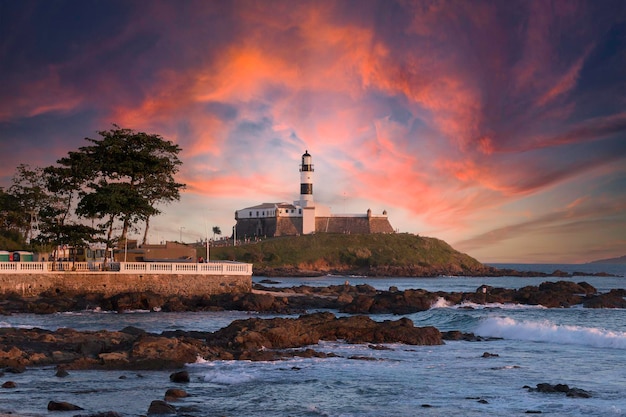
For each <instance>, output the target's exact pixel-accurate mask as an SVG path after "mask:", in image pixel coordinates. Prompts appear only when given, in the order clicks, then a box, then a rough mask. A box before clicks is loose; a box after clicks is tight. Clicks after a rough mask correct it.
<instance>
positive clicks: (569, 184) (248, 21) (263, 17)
mask: <svg viewBox="0 0 626 417" xmlns="http://www.w3.org/2000/svg"><path fill="white" fill-rule="evenodd" d="M625 22H626V3H624V2H623V1H609V0H607V1H601V2H595V1H571V0H563V1H543V0H530V1H511V2H509V1H506V2H498V1H482V0H479V1H467V2H454V1H388V0H378V1H377V0H371V1H369V0H363V1H360V0H359V1H356V0H355V1H347V0H338V1H298V2H291V1H282V0H270V1H262V2H257V1H245V0H244V1H198V2H194V1H181V2H173V1H151V2H145V1H144V2H142V1H133V0H130V1H107V2H96V1H88V0H87V1H73V0H70V1H65V2H48V1H39V0H34V1H28V0H27V1H23V2H22V1H20V2H18V1H0V27H1V29H0V31H1V33H2V36H1V37H0V38H1V39H2V40H1V41H0V62H1V63H0V77H1V79H2V87H0V143H1V144H2V148H3V151H2V152H1V153H0V186H5V187H6V186H8V185H10V179H11V177H12V175H13V174H14V172H15V168H16V166H17V165H18V164H20V163H28V164H30V165H31V166H46V165H51V164H53V163H55V161H56V160H57V159H59V158H60V157H62V156H65V155H66V154H67V152H68V151H70V150H74V149H76V148H77V147H79V146H83V145H84V144H85V143H84V138H85V137H91V138H95V137H96V136H97V134H96V131H98V130H106V129H108V128H110V127H111V125H112V124H113V123H115V124H117V125H120V126H122V127H125V128H130V129H134V130H140V131H145V132H148V133H158V134H160V135H161V136H163V137H164V138H165V139H168V140H172V141H174V142H176V143H178V144H179V145H180V146H181V147H182V149H183V151H182V153H181V155H180V158H181V160H182V162H183V166H182V169H181V172H180V175H179V177H178V180H179V181H181V182H184V183H186V184H187V190H186V191H185V193H184V195H183V198H182V200H181V202H179V203H174V204H171V205H168V206H165V207H162V208H161V209H162V210H163V212H164V214H163V215H161V216H160V217H158V218H155V219H154V220H153V222H152V224H153V227H154V228H155V232H154V233H153V234H152V235H151V236H150V238H151V239H152V240H153V241H154V242H156V241H158V240H162V239H171V240H177V239H178V237H179V234H180V233H181V227H184V230H185V236H184V240H186V241H196V240H199V239H203V238H204V237H205V233H206V232H205V230H206V226H205V224H208V225H209V228H211V227H212V226H219V227H220V228H221V230H222V231H223V233H224V235H226V236H228V235H230V231H231V228H232V226H233V225H234V223H235V220H234V212H235V210H237V209H241V208H244V207H247V206H252V205H256V204H260V203H263V202H280V201H288V202H291V201H293V200H296V199H298V194H299V173H298V168H299V163H300V157H301V155H302V154H303V153H304V151H305V150H308V151H309V153H310V154H311V155H312V157H313V163H314V165H315V179H314V182H315V185H314V197H315V200H316V201H318V202H319V203H321V204H324V205H327V206H330V207H331V208H332V211H333V212H334V213H342V212H348V213H356V212H359V213H360V212H363V213H364V212H365V211H367V209H371V210H372V211H373V212H374V213H380V212H382V211H383V210H387V212H388V214H389V219H390V222H391V224H392V226H393V227H394V228H396V229H397V230H398V231H400V232H409V233H418V234H420V235H423V236H432V237H437V238H440V239H443V240H445V241H447V242H448V243H450V244H451V245H452V246H453V247H454V248H455V249H458V250H460V251H463V252H466V253H468V254H469V255H471V256H474V257H475V258H477V259H478V260H480V261H482V262H548V263H551V262H571V263H578V262H587V261H591V260H594V259H600V258H609V257H617V256H622V255H625V254H626V99H625V98H624V97H626V23H625ZM140 233H141V231H139V232H137V235H140Z"/></svg>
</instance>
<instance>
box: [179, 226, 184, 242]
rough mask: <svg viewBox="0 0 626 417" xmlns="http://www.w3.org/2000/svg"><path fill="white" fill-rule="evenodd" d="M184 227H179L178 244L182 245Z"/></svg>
mask: <svg viewBox="0 0 626 417" xmlns="http://www.w3.org/2000/svg"><path fill="white" fill-rule="evenodd" d="M184 228H185V226H180V243H183V229H184Z"/></svg>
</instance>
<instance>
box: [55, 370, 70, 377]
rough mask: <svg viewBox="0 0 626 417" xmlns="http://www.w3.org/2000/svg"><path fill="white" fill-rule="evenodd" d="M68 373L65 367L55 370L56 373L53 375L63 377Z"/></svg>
mask: <svg viewBox="0 0 626 417" xmlns="http://www.w3.org/2000/svg"><path fill="white" fill-rule="evenodd" d="M69 375H70V374H69V372H67V371H66V370H65V369H59V370H57V372H56V374H54V376H56V377H58V378H65V377H67V376H69Z"/></svg>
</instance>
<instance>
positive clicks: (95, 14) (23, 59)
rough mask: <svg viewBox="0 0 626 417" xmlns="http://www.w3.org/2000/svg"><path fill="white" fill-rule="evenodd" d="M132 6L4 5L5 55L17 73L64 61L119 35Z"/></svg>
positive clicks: (95, 3)
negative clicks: (20, 70) (33, 66)
mask: <svg viewBox="0 0 626 417" xmlns="http://www.w3.org/2000/svg"><path fill="white" fill-rule="evenodd" d="M128 10H129V7H128V5H127V3H125V2H116V1H107V2H103V1H90V0H86V1H78V2H77V1H51V2H48V1H40V2H21V1H15V2H12V1H9V2H2V15H4V16H3V18H2V21H3V24H2V25H0V26H4V27H5V29H4V30H3V32H5V33H4V36H5V37H4V39H5V40H6V43H5V45H7V47H8V50H7V51H6V55H7V56H9V57H17V58H18V59H9V60H7V61H5V63H4V65H3V66H5V67H6V68H9V69H11V70H12V71H15V70H17V69H19V68H23V67H27V66H30V65H44V64H49V63H55V62H63V61H65V60H66V59H67V58H68V57H70V56H72V55H75V54H77V53H80V52H83V51H84V50H85V48H90V47H92V46H93V44H94V42H96V44H97V42H102V41H104V40H105V39H107V38H110V37H112V36H114V35H115V34H117V33H120V32H121V31H122V30H123V28H124V26H125V25H126V24H127V23H128V21H127V18H128V13H127V12H128Z"/></svg>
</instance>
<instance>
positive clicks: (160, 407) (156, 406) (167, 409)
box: [148, 400, 176, 415]
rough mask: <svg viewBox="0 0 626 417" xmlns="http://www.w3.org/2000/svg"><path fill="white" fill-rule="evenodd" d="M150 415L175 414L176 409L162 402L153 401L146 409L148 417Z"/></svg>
mask: <svg viewBox="0 0 626 417" xmlns="http://www.w3.org/2000/svg"><path fill="white" fill-rule="evenodd" d="M150 414H176V407H174V406H173V405H171V404H168V403H166V402H165V401H162V400H154V401H152V402H151V403H150V407H149V408H148V415H150Z"/></svg>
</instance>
